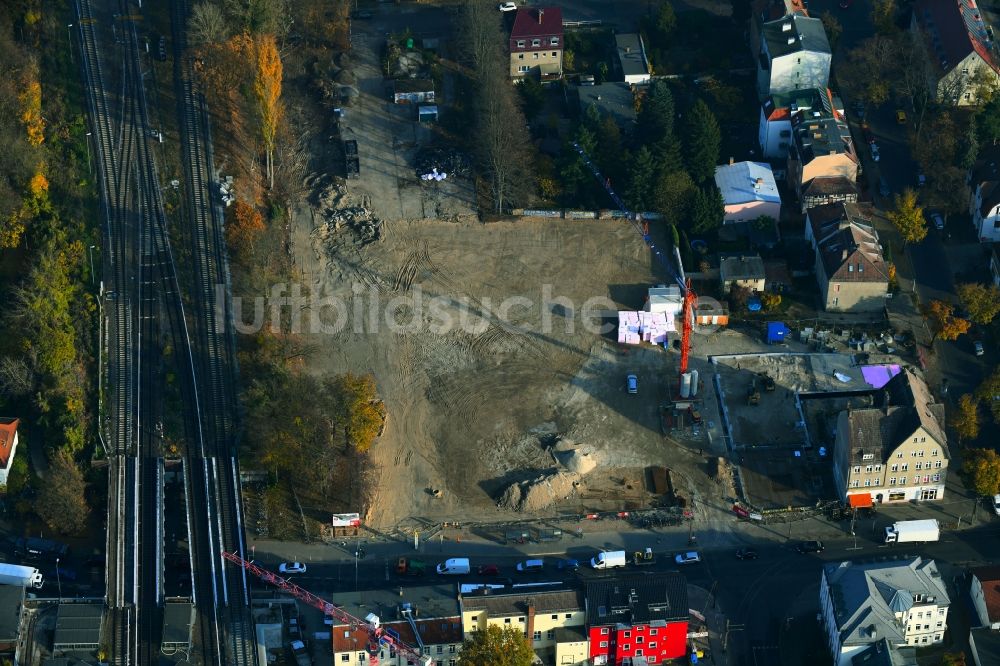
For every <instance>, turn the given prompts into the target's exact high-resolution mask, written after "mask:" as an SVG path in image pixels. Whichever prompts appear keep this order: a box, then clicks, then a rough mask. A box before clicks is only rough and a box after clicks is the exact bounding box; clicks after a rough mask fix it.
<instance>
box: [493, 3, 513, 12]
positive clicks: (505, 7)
mask: <svg viewBox="0 0 1000 666" xmlns="http://www.w3.org/2000/svg"><path fill="white" fill-rule="evenodd" d="M497 9H499V10H500V11H502V12H516V11H517V3H516V2H501V3H500V4H499V5H497Z"/></svg>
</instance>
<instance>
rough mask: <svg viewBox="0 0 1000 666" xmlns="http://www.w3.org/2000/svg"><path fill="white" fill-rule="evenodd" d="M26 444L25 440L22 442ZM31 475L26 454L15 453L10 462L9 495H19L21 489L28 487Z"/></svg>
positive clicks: (8, 474) (8, 475)
mask: <svg viewBox="0 0 1000 666" xmlns="http://www.w3.org/2000/svg"><path fill="white" fill-rule="evenodd" d="M21 445H22V446H24V442H22V443H21ZM30 480H31V476H30V474H29V472H28V457H27V456H26V455H25V454H23V453H22V454H21V455H19V456H18V455H15V456H14V461H13V462H12V463H11V464H10V471H9V472H8V473H7V493H8V494H9V495H19V494H20V493H21V491H23V490H24V489H25V488H27V487H28V482H29V481H30Z"/></svg>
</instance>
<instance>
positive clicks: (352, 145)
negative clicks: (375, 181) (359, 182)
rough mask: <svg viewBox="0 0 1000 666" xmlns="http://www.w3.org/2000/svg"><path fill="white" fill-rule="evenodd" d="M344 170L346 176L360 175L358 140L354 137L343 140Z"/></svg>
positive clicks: (354, 176) (355, 176)
mask: <svg viewBox="0 0 1000 666" xmlns="http://www.w3.org/2000/svg"><path fill="white" fill-rule="evenodd" d="M344 170H345V172H346V174H347V177H348V178H357V177H359V176H360V175H361V160H360V159H359V158H358V142H357V141H355V140H354V139H347V140H346V141H344Z"/></svg>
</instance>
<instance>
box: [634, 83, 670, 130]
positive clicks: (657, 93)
mask: <svg viewBox="0 0 1000 666" xmlns="http://www.w3.org/2000/svg"><path fill="white" fill-rule="evenodd" d="M674 113H676V111H675V107H674V95H673V93H672V92H670V86H669V84H667V82H666V81H663V80H661V79H655V80H654V81H653V82H652V83H651V84H650V86H649V91H648V92H647V93H646V98H645V99H644V100H643V101H642V108H641V109H640V110H639V117H638V119H637V121H638V136H639V137H640V139H641V141H642V142H643V143H646V144H653V143H656V142H658V141H662V140H663V139H664V138H665V137H673V134H674Z"/></svg>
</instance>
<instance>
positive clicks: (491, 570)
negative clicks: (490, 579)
mask: <svg viewBox="0 0 1000 666" xmlns="http://www.w3.org/2000/svg"><path fill="white" fill-rule="evenodd" d="M476 573H478V574H479V575H480V576H499V575H500V567H498V566H497V565H495V564H480V565H479V567H478V568H477V569H476Z"/></svg>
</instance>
